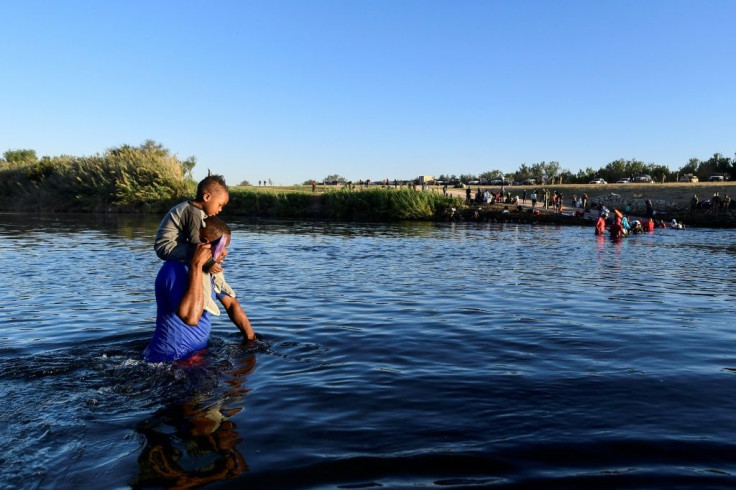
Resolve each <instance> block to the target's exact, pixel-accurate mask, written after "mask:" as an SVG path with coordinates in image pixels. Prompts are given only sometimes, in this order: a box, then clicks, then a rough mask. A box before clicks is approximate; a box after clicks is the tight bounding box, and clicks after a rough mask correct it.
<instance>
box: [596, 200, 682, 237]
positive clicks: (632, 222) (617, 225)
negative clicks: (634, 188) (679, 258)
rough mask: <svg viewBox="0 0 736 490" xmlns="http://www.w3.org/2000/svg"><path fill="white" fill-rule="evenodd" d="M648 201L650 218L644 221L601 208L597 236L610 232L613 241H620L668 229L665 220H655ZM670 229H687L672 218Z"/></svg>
mask: <svg viewBox="0 0 736 490" xmlns="http://www.w3.org/2000/svg"><path fill="white" fill-rule="evenodd" d="M647 201H648V202H647V214H648V216H647V217H646V218H643V219H630V216H629V215H628V213H626V214H624V213H622V212H621V211H619V210H618V209H614V210H613V212H611V211H610V210H609V209H608V208H606V207H605V206H601V207H600V210H599V213H598V220H597V221H596V223H595V234H596V235H605V234H606V231H608V233H609V235H610V236H611V238H612V239H620V238H623V237H626V236H629V235H631V234H638V233H644V232H652V231H654V229H655V228H667V227H668V225H667V222H666V221H665V220H658V219H655V218H654V214H653V213H651V212H649V209H650V206H651V204H650V202H649V200H647ZM609 217H610V223H609ZM669 227H670V228H673V229H676V230H682V229H684V228H685V225H684V224H683V223H680V222H678V221H677V219H675V218H672V221H670V223H669Z"/></svg>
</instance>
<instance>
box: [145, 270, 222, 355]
mask: <svg viewBox="0 0 736 490" xmlns="http://www.w3.org/2000/svg"><path fill="white" fill-rule="evenodd" d="M204 276H205V277H207V278H208V279H209V274H204ZM188 286H189V266H187V265H185V264H183V263H181V262H177V261H174V260H167V261H166V262H164V264H163V265H162V266H161V269H160V270H159V272H158V275H157V276H156V331H155V332H154V333H153V338H152V339H151V341H150V342H149V344H148V346H147V347H146V348H145V350H144V351H143V359H145V360H146V361H148V362H163V361H175V360H177V359H185V358H187V357H189V356H191V355H192V354H194V353H195V352H197V351H198V350H200V349H203V348H205V347H207V340H208V339H209V336H210V329H211V320H210V314H209V313H208V312H206V311H205V312H203V313H202V317H201V318H200V319H199V323H198V324H197V326H196V327H192V326H190V325H187V324H186V323H184V321H182V319H181V318H179V315H178V314H177V309H178V308H179V304H180V303H181V300H182V298H183V297H184V294H185V293H186V290H187V287H188Z"/></svg>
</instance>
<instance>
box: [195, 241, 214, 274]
mask: <svg viewBox="0 0 736 490" xmlns="http://www.w3.org/2000/svg"><path fill="white" fill-rule="evenodd" d="M211 258H212V250H210V244H209V243H198V244H197V248H195V249H194V256H193V257H192V267H193V268H195V269H199V270H202V267H204V264H206V263H207V261H208V260H210V259H211Z"/></svg>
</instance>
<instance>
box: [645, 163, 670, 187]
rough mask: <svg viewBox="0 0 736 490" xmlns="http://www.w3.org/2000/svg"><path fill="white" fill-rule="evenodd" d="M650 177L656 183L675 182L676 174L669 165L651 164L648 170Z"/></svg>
mask: <svg viewBox="0 0 736 490" xmlns="http://www.w3.org/2000/svg"><path fill="white" fill-rule="evenodd" d="M648 173H649V175H651V176H652V179H654V181H655V182H664V181H665V180H675V179H674V176H675V174H673V173H672V171H671V170H670V168H669V167H668V166H667V165H658V164H656V163H650V164H649V169H648Z"/></svg>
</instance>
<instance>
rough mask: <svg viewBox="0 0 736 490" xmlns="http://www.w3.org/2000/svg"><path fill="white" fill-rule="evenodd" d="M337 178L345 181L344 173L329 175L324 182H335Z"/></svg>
mask: <svg viewBox="0 0 736 490" xmlns="http://www.w3.org/2000/svg"><path fill="white" fill-rule="evenodd" d="M335 180H336V181H338V182H342V183H345V177H343V176H342V175H337V174H334V175H328V176H327V177H325V180H324V182H333V181H335Z"/></svg>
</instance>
